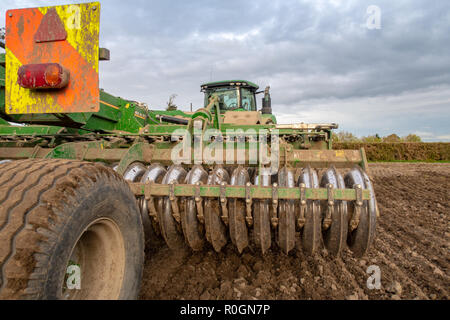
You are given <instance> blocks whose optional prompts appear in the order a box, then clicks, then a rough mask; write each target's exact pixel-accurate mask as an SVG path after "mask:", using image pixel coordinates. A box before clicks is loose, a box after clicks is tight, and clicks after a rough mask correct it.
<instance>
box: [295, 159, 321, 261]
mask: <svg viewBox="0 0 450 320" xmlns="http://www.w3.org/2000/svg"><path fill="white" fill-rule="evenodd" d="M300 183H304V184H305V186H306V188H318V187H319V179H318V177H317V172H316V171H315V170H314V169H312V168H311V167H309V166H308V167H306V168H304V169H303V170H302V173H301V174H300V176H299V180H298V184H299V185H300ZM321 235H322V225H321V217H320V204H319V202H318V201H317V200H307V201H306V212H305V225H304V226H303V230H302V236H301V237H302V246H303V251H304V252H305V253H307V254H310V255H312V254H314V253H315V252H316V251H317V249H318V248H319V246H320V240H321V239H320V237H321Z"/></svg>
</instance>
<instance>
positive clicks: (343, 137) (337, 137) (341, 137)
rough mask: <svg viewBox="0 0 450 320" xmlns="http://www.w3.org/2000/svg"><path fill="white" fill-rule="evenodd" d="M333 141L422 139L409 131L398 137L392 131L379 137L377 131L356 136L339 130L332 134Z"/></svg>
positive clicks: (367, 141) (418, 140) (365, 141)
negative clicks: (367, 134) (359, 136)
mask: <svg viewBox="0 0 450 320" xmlns="http://www.w3.org/2000/svg"><path fill="white" fill-rule="evenodd" d="M333 142H355V143H358V142H359V143H375V142H389V143H392V142H422V139H420V137H419V136H418V135H416V134H413V133H410V134H408V135H406V136H403V137H400V136H398V135H397V134H395V133H393V134H390V135H388V136H385V137H381V136H380V135H379V134H378V133H377V134H374V135H369V136H364V137H361V138H358V137H357V136H355V135H354V134H353V133H351V132H347V131H340V132H337V133H334V134H333Z"/></svg>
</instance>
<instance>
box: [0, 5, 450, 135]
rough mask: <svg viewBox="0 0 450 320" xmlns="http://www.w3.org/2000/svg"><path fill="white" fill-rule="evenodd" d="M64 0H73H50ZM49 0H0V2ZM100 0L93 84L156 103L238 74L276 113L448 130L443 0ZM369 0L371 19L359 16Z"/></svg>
mask: <svg viewBox="0 0 450 320" xmlns="http://www.w3.org/2000/svg"><path fill="white" fill-rule="evenodd" d="M71 2H72V3H78V2H80V1H55V3H58V4H61V3H71ZM81 2H86V1H81ZM47 3H48V2H46V1H38V0H36V1H34V0H29V1H25V0H23V1H12V0H6V1H2V3H1V4H0V9H1V10H2V11H3V10H6V9H7V8H15V7H21V6H38V5H47ZM101 3H102V18H101V27H102V29H101V44H102V45H103V46H106V47H108V48H109V49H110V50H111V56H112V60H111V61H110V62H106V63H102V64H101V68H100V71H101V75H100V77H101V85H102V87H103V88H105V89H106V90H107V91H109V92H111V93H113V94H117V95H120V96H124V97H127V98H130V99H136V100H141V101H145V102H147V103H148V104H149V105H150V106H151V107H153V108H162V107H164V105H165V102H166V101H167V99H168V97H169V96H170V95H171V94H172V93H177V94H178V97H177V99H176V103H178V104H179V105H180V106H181V107H182V108H184V109H187V108H188V106H189V103H191V102H193V103H194V106H197V107H198V106H200V105H201V104H202V102H203V99H202V96H201V94H200V92H199V85H200V84H201V83H202V82H204V81H209V80H211V79H212V80H219V79H227V78H244V79H248V80H251V81H254V82H257V83H258V84H259V85H260V86H261V87H264V86H265V85H268V84H270V85H271V87H272V97H273V104H274V110H275V112H276V113H277V114H278V115H279V116H280V119H282V120H283V121H284V120H286V121H289V120H290V121H293V120H292V119H295V120H296V121H310V120H314V121H318V120H321V119H322V120H323V121H333V120H334V121H338V120H339V122H340V124H341V128H342V129H344V130H347V131H354V132H355V133H357V134H361V135H367V134H373V133H375V132H378V133H381V132H387V133H390V132H399V133H400V134H402V133H403V132H404V133H409V132H431V133H432V136H427V137H428V138H429V137H433V138H430V139H441V140H443V139H446V140H449V139H447V138H445V137H448V135H449V134H450V129H449V126H448V123H450V108H449V107H450V91H449V90H448V87H449V86H450V33H449V32H448V31H449V30H450V3H449V2H447V1H420V0H415V1H406V0H403V1H387V0H380V1H372V0H363V1H356V0H354V1H331V0H330V1H315V0H311V1H306V0H304V1H291V0H284V1H271V0H265V1H256V0H255V1H236V0H233V1H207V0H202V1H164V0H160V1H142V0H134V1H127V2H125V1H118V0H108V1H101ZM372 4H375V5H377V6H379V7H380V9H381V27H382V28H381V29H380V30H368V29H367V28H366V27H365V22H366V18H367V15H366V9H367V7H368V6H369V5H372ZM423 92H427V94H422V93H423ZM396 98H398V99H399V100H398V101H397V100H395V99H396ZM392 100H394V101H397V103H398V105H399V107H398V108H397V107H396V105H395V103H392V102H390V101H392ZM386 101H388V103H386ZM436 101H437V102H436ZM356 105H358V106H361V107H359V108H358V110H355V106H356ZM286 121H284V122H286ZM426 127H430V128H431V129H426ZM439 137H440V138H439Z"/></svg>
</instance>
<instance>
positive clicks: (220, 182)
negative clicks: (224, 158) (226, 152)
mask: <svg viewBox="0 0 450 320" xmlns="http://www.w3.org/2000/svg"><path fill="white" fill-rule="evenodd" d="M143 168H145V170H143ZM319 172H320V174H321V178H320V179H319ZM124 178H125V179H126V180H128V181H129V182H130V186H131V188H132V190H133V191H134V193H135V194H136V196H137V197H138V202H139V205H140V208H141V210H142V212H143V215H144V216H146V217H148V218H149V219H150V220H151V222H152V226H153V228H154V229H155V230H154V231H155V232H156V234H159V235H161V236H162V237H163V239H164V240H165V242H166V243H167V245H168V246H169V247H170V248H172V249H175V248H180V247H182V246H186V245H187V246H188V247H190V248H191V249H192V250H194V251H198V250H202V249H203V248H204V247H205V243H209V244H210V245H211V246H212V247H213V248H214V250H215V251H217V252H220V251H221V250H222V248H223V247H224V246H225V245H226V244H227V243H228V242H231V243H233V244H234V245H235V246H236V248H237V250H238V251H239V252H240V253H241V252H243V250H244V249H245V248H247V247H251V248H253V249H257V250H259V251H260V252H261V253H262V254H265V253H266V252H267V251H268V250H269V249H270V248H271V246H272V244H273V243H276V244H277V245H278V247H279V248H280V249H281V250H282V251H283V252H284V253H285V254H288V253H289V252H292V251H294V250H303V252H304V253H305V254H308V255H313V254H314V253H316V252H317V251H318V249H319V248H320V247H321V246H322V244H323V246H324V247H325V248H326V249H327V250H328V252H329V253H330V254H331V255H332V256H339V255H340V254H341V253H342V251H343V250H344V249H345V248H346V246H347V247H348V248H349V249H350V250H351V251H353V253H354V254H355V255H356V256H362V255H364V253H365V252H366V251H367V249H368V247H369V246H370V244H371V242H372V240H373V237H374V230H375V223H376V215H377V210H376V199H375V196H374V192H373V187H372V184H371V182H370V179H369V177H368V175H367V174H366V173H365V172H364V170H362V169H361V168H360V167H359V166H355V167H354V168H352V169H351V170H350V171H348V172H347V173H346V174H345V175H344V176H343V175H342V174H341V172H340V171H338V170H337V169H336V168H335V167H334V166H330V167H329V168H328V169H325V170H323V169H322V170H318V169H316V168H312V167H310V166H306V167H304V168H302V169H294V168H289V167H287V166H285V167H283V168H281V169H280V170H279V171H278V173H277V174H274V175H271V173H270V170H269V169H268V168H264V167H261V168H259V169H256V170H255V169H253V168H252V170H249V169H248V168H245V167H244V166H242V165H239V166H236V167H224V166H222V165H217V166H215V167H212V168H206V167H203V166H202V165H194V166H192V167H191V168H188V169H187V170H186V169H185V168H184V167H182V166H181V165H175V164H174V165H171V166H169V167H168V168H166V167H164V166H163V165H161V164H159V163H154V164H151V165H150V166H147V167H146V166H144V165H143V164H142V163H133V164H131V165H130V166H129V167H128V168H127V170H125V173H124ZM167 194H168V196H167Z"/></svg>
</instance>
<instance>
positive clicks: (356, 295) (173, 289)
mask: <svg viewBox="0 0 450 320" xmlns="http://www.w3.org/2000/svg"><path fill="white" fill-rule="evenodd" d="M370 167H371V176H372V179H373V181H374V185H375V192H376V196H377V200H378V204H379V209H380V214H381V217H380V218H379V220H378V223H377V238H376V239H375V241H374V244H373V246H372V248H371V249H370V250H369V253H368V254H367V255H366V256H365V257H363V258H362V259H355V258H353V257H352V254H351V252H349V251H348V250H346V251H345V252H344V254H343V257H342V259H338V260H333V259H331V258H330V257H329V256H328V255H327V252H326V251H325V250H321V253H320V254H317V255H316V256H313V257H308V256H305V255H304V254H303V253H302V252H298V251H297V252H294V253H292V254H290V255H289V256H286V255H284V254H283V253H282V252H281V251H280V250H279V249H278V248H276V247H275V246H272V249H271V250H270V251H269V252H268V253H267V254H266V255H265V256H261V255H260V254H259V253H257V252H251V251H250V250H248V249H246V250H244V253H243V254H241V255H239V254H238V252H237V250H236V248H234V247H233V245H231V244H229V245H228V246H227V247H225V248H224V250H222V252H221V253H215V252H214V251H213V250H212V248H211V247H210V246H209V247H207V248H205V250H204V251H201V252H197V253H193V252H192V251H190V250H189V249H186V250H180V251H177V252H173V251H170V250H169V249H168V248H167V247H166V246H162V247H161V248H160V249H159V250H155V251H154V252H148V254H147V259H146V268H145V271H144V279H143V283H142V290H141V296H140V297H141V299H254V298H255V299H398V298H401V299H448V298H449V289H450V274H449V266H450V263H449V260H450V255H449V237H450V230H449V226H450V224H449V207H450V194H449V191H448V188H449V187H450V164H421V163H419V164H405V163H393V164H392V163H390V164H387V163H377V164H371V165H370ZM369 265H377V266H379V267H380V269H381V289H379V290H377V289H374V290H369V289H368V288H367V286H366V281H367V278H368V276H369V275H368V274H367V273H366V270H367V267H368V266H369Z"/></svg>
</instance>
